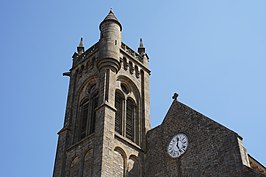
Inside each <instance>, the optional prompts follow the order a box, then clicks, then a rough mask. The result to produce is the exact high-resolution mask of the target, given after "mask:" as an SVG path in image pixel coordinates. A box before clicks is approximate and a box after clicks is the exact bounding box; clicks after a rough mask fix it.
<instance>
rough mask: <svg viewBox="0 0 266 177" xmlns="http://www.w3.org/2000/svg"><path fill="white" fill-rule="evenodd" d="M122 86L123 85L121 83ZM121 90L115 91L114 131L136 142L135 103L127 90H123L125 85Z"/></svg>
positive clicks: (136, 121)
mask: <svg viewBox="0 0 266 177" xmlns="http://www.w3.org/2000/svg"><path fill="white" fill-rule="evenodd" d="M121 86H123V85H121ZM121 89H122V91H121V92H120V91H116V93H115V108H116V114H115V131H116V132H117V133H118V134H120V135H122V136H125V137H126V138H128V139H130V140H131V141H134V142H136V143H138V142H137V141H138V138H136V137H137V136H136V132H137V130H136V129H137V127H138V126H137V123H138V120H137V104H136V103H135V101H134V99H132V98H131V97H129V95H128V94H129V91H125V90H126V87H125V88H124V87H122V88H121Z"/></svg>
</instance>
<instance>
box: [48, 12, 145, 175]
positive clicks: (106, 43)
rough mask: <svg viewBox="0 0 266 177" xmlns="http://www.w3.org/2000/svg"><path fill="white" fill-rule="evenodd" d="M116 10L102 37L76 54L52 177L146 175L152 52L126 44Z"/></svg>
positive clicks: (103, 24)
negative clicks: (149, 59) (123, 40)
mask: <svg viewBox="0 0 266 177" xmlns="http://www.w3.org/2000/svg"><path fill="white" fill-rule="evenodd" d="M121 31H122V25H121V24H120V22H119V21H118V20H117V18H116V17H115V15H114V13H113V12H112V11H110V12H109V14H108V15H107V16H106V17H105V19H104V20H103V21H102V22H101V23H100V40H99V41H98V42H97V43H96V44H94V45H93V46H91V47H90V48H89V49H87V50H85V49H84V46H83V39H81V41H80V44H79V46H78V47H77V52H75V53H74V55H73V66H72V68H71V69H70V70H69V72H66V73H64V75H65V76H69V77H70V83H69V90H68V98H67V106H66V114H65V120H64V126H63V128H62V129H61V130H60V131H59V132H58V135H59V138H58V144H57V151H56V159H55V165H54V172H53V177H112V176H113V177H124V176H129V177H130V176H132V177H140V176H144V159H145V155H144V154H145V152H146V139H145V137H146V133H147V131H148V130H149V129H150V112H149V110H150V96H149V75H150V71H149V69H148V56H147V54H146V53H145V48H144V46H143V43H142V39H141V41H140V46H139V48H138V52H135V51H134V50H132V49H131V48H130V47H128V46H127V45H126V44H124V43H123V42H122V35H121Z"/></svg>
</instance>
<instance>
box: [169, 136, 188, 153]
mask: <svg viewBox="0 0 266 177" xmlns="http://www.w3.org/2000/svg"><path fill="white" fill-rule="evenodd" d="M187 147H188V138H187V136H186V135H185V134H183V133H179V134H177V135H175V136H174V137H173V138H172V140H171V141H170V143H169V145H168V148H167V152H168V154H169V155H170V156H171V157H172V158H177V157H179V156H181V155H182V154H184V152H185V151H186V150H187Z"/></svg>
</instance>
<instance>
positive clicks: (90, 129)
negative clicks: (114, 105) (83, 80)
mask: <svg viewBox="0 0 266 177" xmlns="http://www.w3.org/2000/svg"><path fill="white" fill-rule="evenodd" d="M97 106H98V96H97V94H95V95H94V96H93V97H91V98H90V99H89V100H87V101H86V102H85V103H83V104H82V105H81V111H80V116H81V119H80V126H79V127H80V133H79V138H78V139H79V140H81V139H83V138H85V137H86V136H88V135H90V134H92V133H94V131H95V120H96V108H97Z"/></svg>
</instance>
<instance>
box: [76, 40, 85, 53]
mask: <svg viewBox="0 0 266 177" xmlns="http://www.w3.org/2000/svg"><path fill="white" fill-rule="evenodd" d="M77 52H78V54H82V53H83V52H84V44H83V38H82V37H81V38H80V42H79V46H78V47H77Z"/></svg>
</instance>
